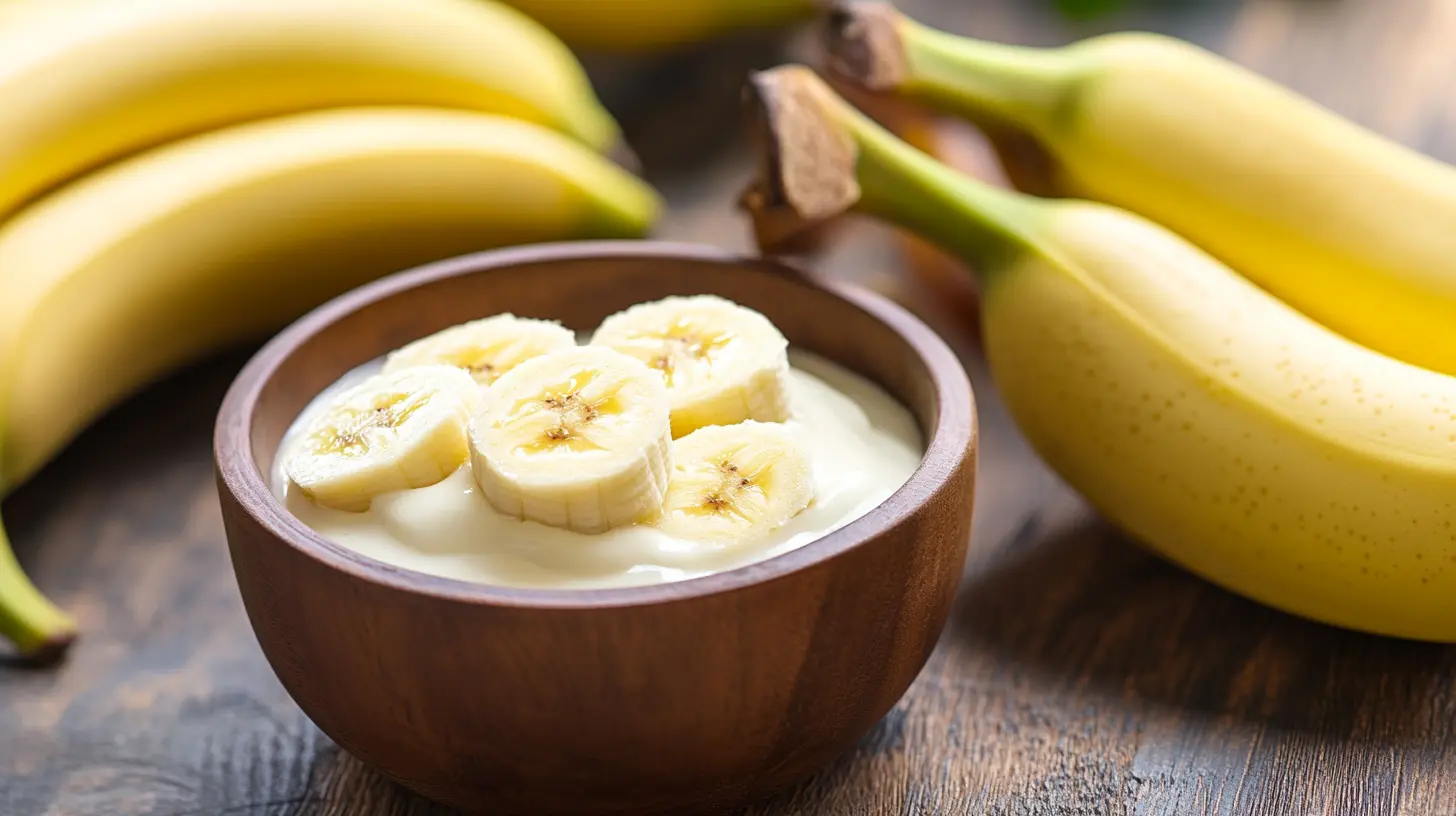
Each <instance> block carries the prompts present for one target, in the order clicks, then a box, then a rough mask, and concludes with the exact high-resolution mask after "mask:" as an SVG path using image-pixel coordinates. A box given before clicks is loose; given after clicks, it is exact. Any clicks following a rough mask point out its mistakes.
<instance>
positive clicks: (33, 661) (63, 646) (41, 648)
mask: <svg viewBox="0 0 1456 816" xmlns="http://www.w3.org/2000/svg"><path fill="white" fill-rule="evenodd" d="M75 640H76V633H75V632H74V631H65V632H58V633H56V634H54V635H51V636H50V637H48V638H46V639H45V641H43V642H42V643H40V644H39V645H37V646H34V647H32V648H30V649H28V650H26V651H25V652H22V653H21V654H19V655H16V656H15V657H14V658H13V660H12V662H13V663H14V665H17V666H23V667H27V668H34V669H44V668H49V667H51V666H55V665H56V664H58V663H60V662H61V661H62V660H63V659H64V658H65V657H66V653H67V652H69V651H70V648H71V644H72V643H73V642H75Z"/></svg>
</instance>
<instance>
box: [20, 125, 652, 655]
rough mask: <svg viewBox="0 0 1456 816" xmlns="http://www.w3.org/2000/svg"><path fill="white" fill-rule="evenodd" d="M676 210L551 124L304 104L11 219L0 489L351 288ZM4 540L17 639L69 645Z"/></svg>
mask: <svg viewBox="0 0 1456 816" xmlns="http://www.w3.org/2000/svg"><path fill="white" fill-rule="evenodd" d="M658 208H659V203H658V199H657V196H656V194H655V193H654V192H653V191H652V190H650V189H649V188H648V187H647V186H646V185H644V184H643V183H642V182H640V181H639V180H637V179H636V178H635V177H633V176H631V175H629V174H627V173H626V172H625V171H623V170H621V169H620V168H618V167H616V166H615V165H612V164H610V163H609V162H607V161H606V160H605V159H603V158H601V157H599V156H598V155H596V154H595V153H592V152H591V151H589V150H587V149H586V148H585V147H583V146H581V145H580V144H579V143H577V142H574V141H572V140H569V139H567V138H566V137H564V136H561V135H559V134H557V133H555V132H553V131H550V130H547V129H545V128H542V127H539V126H537V125H533V124H530V123H526V122H521V121H519V120H515V119H510V118H505V117H500V116H492V115H485V114H477V113H469V112H463V111H446V110H439V109H422V108H421V109H409V108H402V109H395V108H361V109H340V110H334V111H321V112H314V113H305V114H296V115H293V116H288V117H281V118H278V119H274V120H268V121H263V122H256V123H251V124H246V125H239V126H236V127H233V128H226V129H223V130H220V131H216V132H214V133H211V134H207V135H204V136H198V137H194V138H192V139H189V140H183V141H180V142H176V143H173V144H171V145H168V146H166V147H162V148H158V149H156V150H153V151H150V152H147V153H143V154H141V155H139V156H136V157H133V158H130V159H127V160H125V161H122V162H120V163H117V164H115V165H112V166H111V167H108V168H106V169H105V170H102V171H100V172H99V173H96V174H94V175H91V176H88V177H86V178H84V179H82V180H80V181H77V182H75V183H73V184H71V185H69V186H67V187H65V188H64V189H62V190H61V191H60V192H58V193H55V194H54V195H52V196H50V197H47V198H45V199H42V200H41V201H39V202H37V203H35V204H34V205H32V206H30V207H28V208H27V209H26V210H24V211H23V212H22V213H21V214H20V215H18V216H17V217H16V218H14V219H13V220H11V221H10V222H9V223H8V224H6V225H5V226H4V227H3V228H0V291H3V292H4V293H5V297H4V299H3V300H0V431H3V437H0V440H3V443H0V453H3V455H4V456H3V459H0V492H3V490H4V489H6V488H13V487H14V486H15V485H17V484H19V483H20V482H21V481H23V480H24V479H25V478H27V477H28V476H29V475H31V474H32V473H33V472H34V471H35V470H36V469H37V468H38V467H40V466H41V465H42V464H43V463H44V462H45V461H46V460H47V459H49V458H50V457H51V456H52V455H54V454H55V453H56V451H57V450H58V449H59V448H60V447H62V446H63V445H65V444H66V443H67V442H68V441H69V440H70V439H71V438H73V437H74V436H75V434H76V433H77V432H79V431H80V430H81V429H82V428H83V427H84V426H85V425H86V424H88V423H89V422H90V421H91V419H92V418H94V417H95V416H96V415H97V414H99V413H100V412H101V411H103V410H105V409H106V408H107V407H108V406H110V405H112V404H114V403H115V402H116V401H117V400H119V399H121V398H123V397H125V396H126V395H128V394H129V393H131V392H133V391H135V390H136V389H137V388H138V387H140V386H141V385H143V384H145V383H147V382H149V381H151V380H153V379H155V378H156V377H157V376H159V375H161V374H163V373H165V372H166V371H168V370H170V369H172V368H174V367H176V366H178V365H180V364H183V363H185V362H188V361H190V360H193V359H195V358H197V357H199V356H201V355H204V354H206V353H208V352H210V351H212V350H215V349H218V348H220V347H223V346H226V345H229V344H234V343H237V342H241V341H244V340H247V339H250V338H255V337H258V336H259V335H261V334H264V333H266V332H267V331H269V330H270V329H273V328H276V327H278V326H280V325H281V324H283V323H284V322H286V321H288V320H289V319H292V318H293V317H295V316H297V315H298V314H300V313H301V312H303V311H305V310H307V309H308V308H310V307H312V306H313V305H315V304H318V303H320V302H322V301H324V300H326V299H328V298H329V297H332V296H333V295H335V294H337V293H339V292H342V291H345V290H347V289H349V288H351V287H353V286H356V285H358V284H361V283H363V282H365V281H368V280H370V279H372V278H375V277H378V276H380V275H382V274H385V273H388V272H393V271H396V270H399V269H403V268H406V267H409V266H412V265H415V264H419V263H423V262H426V261H430V260H434V259H438V258H443V257H446V256H451V255H456V254H459V253H462V252H468V251H473V250H479V249H487V248H491V247H494V246H500V245H503V244H516V243H531V242H536V241H546V240H556V239H568V238H578V237H581V238H584V237H599V238H613V237H616V238H630V237H639V236H641V235H642V234H644V233H645V232H647V231H648V230H649V228H650V227H651V225H652V223H653V222H654V220H655V218H656V215H657V212H658ZM4 544H5V542H4V537H3V534H0V634H3V635H6V636H8V637H10V638H12V639H14V640H16V642H17V643H18V645H19V647H20V648H21V650H22V651H29V652H34V651H38V650H43V649H45V648H47V647H48V646H54V645H55V644H57V643H59V642H63V641H65V640H66V639H67V636H68V635H67V633H68V631H69V624H68V622H67V621H66V619H65V618H64V616H62V615H61V614H60V613H59V612H57V611H56V610H55V609H54V608H53V607H51V606H50V605H49V604H48V603H44V602H43V599H41V598H40V596H39V594H38V593H35V592H34V589H33V588H31V587H30V586H29V584H28V582H25V581H24V578H23V576H20V575H19V572H18V570H16V569H14V563H13V560H11V559H9V554H8V547H6V546H4ZM17 587H18V588H17Z"/></svg>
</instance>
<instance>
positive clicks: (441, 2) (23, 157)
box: [0, 0, 619, 217]
mask: <svg viewBox="0 0 1456 816" xmlns="http://www.w3.org/2000/svg"><path fill="white" fill-rule="evenodd" d="M0 99H3V100H4V115H3V116H0V217H3V216H4V215H6V214H8V213H9V212H11V211H13V210H14V209H15V208H17V207H18V206H19V205H21V204H22V203H23V202H25V201H27V200H29V199H32V198H33V197H34V196H36V195H37V194H39V193H42V192H43V191H45V190H48V189H51V188H54V187H56V186H57V185H58V184H60V183H62V182H64V181H66V180H68V179H71V178H74V177H76V176H78V175H80V174H82V173H84V172H87V171H89V170H91V169H94V168H96V167H98V166H100V165H102V164H104V163H106V162H108V161H110V160H113V159H115V158H117V157H119V156H123V155H126V154H129V153H133V152H136V151H137V150H139V149H142V148H146V147H150V146H153V145H156V144H159V143H162V142H166V141H169V140H171V139H175V138H178V137H181V136H186V135H191V134H195V133H198V132H202V131H206V130H209V129H212V128H215V127H219V126H223V125H228V124H235V123H240V122H243V121H249V120H253V119H260V118H264V117H268V116H274V115H280V114H286V113H297V112H302V111H306V110H315V109H320V108H328V107H341V106H357V105H422V106H426V105H434V106H440V107H450V108H462V109H469V110H476V111H481V112H486V113H502V114H508V115H511V116H515V117H517V118H521V119H525V120H528V121H532V122H536V123H539V124H542V125H545V126H547V127H550V128H553V129H555V130H559V131H561V132H563V133H566V134H568V135H571V136H573V137H575V138H577V139H579V140H581V141H582V142H584V143H585V144H587V145H590V146H591V147H593V148H594V149H598V150H608V149H610V148H612V147H614V146H616V143H617V140H618V138H619V134H618V129H617V125H616V123H615V122H614V121H613V120H612V118H611V117H610V116H609V115H608V114H607V112H606V111H605V110H604V109H603V108H602V107H601V105H600V103H599V102H598V101H597V99H596V97H595V95H594V94H593V91H592V89H591V87H590V85H589V84H588V81H587V78H586V76H585V74H584V72H583V70H582V68H581V66H580V65H579V64H578V63H577V61H576V59H575V58H574V57H573V56H572V54H571V52H570V51H568V50H567V49H566V47H565V46H564V45H563V44H562V43H561V42H560V41H558V40H557V39H556V38H555V37H553V36H552V35H551V34H550V33H549V32H547V31H546V30H545V29H544V28H542V27H541V26H540V25H538V24H537V23H535V22H533V21H532V20H530V19H529V18H527V17H525V16H524V15H522V14H520V13H519V12H517V11H515V10H514V9H511V8H509V7H506V6H504V5H501V4H499V3H495V2H492V0H308V1H307V2H299V0H241V1H240V0H126V1H125V2H94V1H93V2H86V0H47V1H46V2H34V1H32V2H28V3H23V4H21V5H19V6H16V7H14V8H12V9H10V13H7V14H5V15H4V16H3V17H0Z"/></svg>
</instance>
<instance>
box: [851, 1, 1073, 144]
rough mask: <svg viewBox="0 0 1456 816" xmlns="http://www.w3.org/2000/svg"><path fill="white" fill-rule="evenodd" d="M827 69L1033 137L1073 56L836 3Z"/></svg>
mask: <svg viewBox="0 0 1456 816" xmlns="http://www.w3.org/2000/svg"><path fill="white" fill-rule="evenodd" d="M824 47H825V50H826V52H827V53H828V66H829V69H830V70H831V71H832V72H833V73H835V74H837V75H838V76H840V77H842V78H843V79H845V80H847V81H849V82H851V83H854V84H857V85H860V86H861V87H864V88H867V89H869V90H874V91H890V92H894V93H897V94H900V95H903V96H905V97H907V98H909V99H912V100H914V101H916V102H921V103H924V104H926V105H928V106H930V107H932V108H935V109H937V110H941V111H945V112H948V113H953V114H956V115H958V116H964V117H966V118H969V119H972V120H974V121H978V122H982V123H994V124H1001V125H1015V126H1017V127H1020V128H1025V129H1028V130H1040V129H1042V128H1044V127H1045V126H1047V124H1049V123H1050V122H1051V120H1052V119H1053V118H1055V117H1056V115H1057V113H1058V111H1059V109H1060V108H1061V107H1062V106H1063V104H1064V101H1065V99H1066V98H1067V92H1068V90H1069V89H1070V88H1071V86H1072V83H1073V81H1074V80H1075V78H1076V73H1077V67H1078V64H1077V60H1076V59H1075V57H1073V56H1072V54H1073V52H1070V51H1067V50H1056V49H1039V48H1028V47H1023V46H1015V45H1002V44H999V43H992V42H986V41H983V40H975V39H971V38H968V37H958V36H955V35H953V34H947V33H945V32H943V31H937V30H935V29H933V28H928V27H926V26H923V25H920V24H919V23H917V22H915V21H914V20H911V19H910V18H908V17H906V16H904V15H903V14H901V13H900V12H898V11H896V10H895V8H894V7H893V6H891V5H890V4H889V3H881V2H837V3H836V4H835V5H834V7H833V9H832V10H831V11H830V13H829V14H828V16H827V24H826V26H825V30H824Z"/></svg>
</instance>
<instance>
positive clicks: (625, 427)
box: [470, 346, 672, 533]
mask: <svg viewBox="0 0 1456 816" xmlns="http://www.w3.org/2000/svg"><path fill="white" fill-rule="evenodd" d="M483 399H484V406H483V407H482V408H481V410H480V412H479V413H478V414H476V416H475V418H474V419H473V420H472V421H471V424H470V452H471V462H472V464H473V468H474V472H475V481H476V483H477V484H479V485H480V490H481V493H482V494H483V495H484V496H485V498H486V499H487V500H488V501H489V502H490V503H491V504H492V505H493V506H494V507H495V508H496V509H497V510H499V511H500V512H502V513H505V514H507V515H510V516H515V517H516V518H521V519H529V520H531V521H537V522H540V523H542V524H549V525H551V526H553V527H564V528H566V529H568V530H575V531H577V532H579V533H600V532H605V531H606V530H609V529H611V528H613V527H620V526H622V525H624V524H629V523H631V522H633V521H637V520H639V519H641V518H644V517H646V516H649V515H651V514H652V513H655V512H656V511H657V509H658V508H659V507H661V505H662V496H663V492H664V491H665V490H666V488H667V471H668V468H669V467H670V466H671V463H672V459H671V456H672V451H671V448H672V436H671V432H670V425H669V422H668V399H667V386H666V385H665V384H664V383H663V381H662V378H661V377H660V376H658V375H657V374H656V372H654V371H652V369H650V368H648V367H647V366H646V365H644V364H642V363H641V362H639V361H638V360H634V359H632V358H631V357H628V356H627V355H625V354H621V353H619V352H616V351H613V350H611V349H609V348H602V347H600V346H597V347H590V346H583V347H580V348H574V349H567V350H565V351H557V352H553V353H551V354H547V355H545V356H542V357H537V358H535V359H532V360H527V361H526V362H524V363H522V364H521V365H519V366H516V367H515V368H514V369H511V371H509V372H508V373H506V374H505V375H504V376H502V377H501V378H500V379H499V380H496V382H495V384H494V385H492V386H491V387H490V389H489V390H487V391H486V392H485V393H484V397H483Z"/></svg>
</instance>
